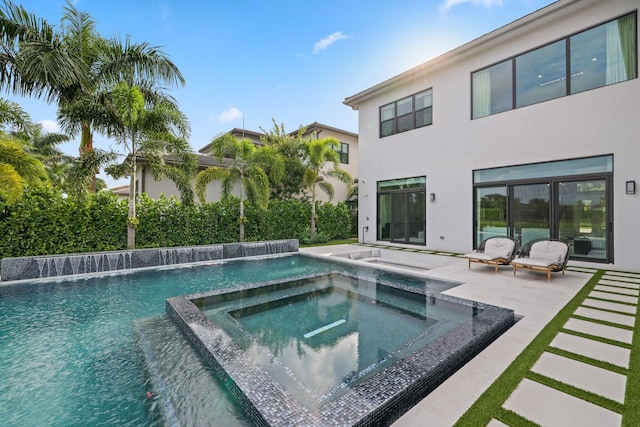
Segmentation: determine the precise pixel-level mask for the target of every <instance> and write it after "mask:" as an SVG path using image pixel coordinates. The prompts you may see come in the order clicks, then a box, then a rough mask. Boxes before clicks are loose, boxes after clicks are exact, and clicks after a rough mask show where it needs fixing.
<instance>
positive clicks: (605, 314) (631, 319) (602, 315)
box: [573, 307, 636, 327]
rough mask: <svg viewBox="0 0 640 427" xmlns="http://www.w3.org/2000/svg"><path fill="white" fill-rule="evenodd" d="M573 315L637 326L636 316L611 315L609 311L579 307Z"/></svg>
mask: <svg viewBox="0 0 640 427" xmlns="http://www.w3.org/2000/svg"><path fill="white" fill-rule="evenodd" d="M573 314H576V315H578V316H582V317H588V318H589V319H597V320H604V321H606V322H612V323H617V324H618V325H625V326H631V327H633V326H634V325H635V324H636V318H635V316H629V315H627V314H618V313H611V312H609V311H602V310H598V309H595V308H587V307H578V309H577V310H576V311H575V312H574V313H573Z"/></svg>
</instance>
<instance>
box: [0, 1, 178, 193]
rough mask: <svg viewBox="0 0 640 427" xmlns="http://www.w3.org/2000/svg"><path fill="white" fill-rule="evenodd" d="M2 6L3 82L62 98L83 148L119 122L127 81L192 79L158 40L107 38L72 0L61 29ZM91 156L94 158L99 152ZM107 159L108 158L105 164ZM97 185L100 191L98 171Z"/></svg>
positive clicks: (69, 129) (149, 83) (148, 84)
mask: <svg viewBox="0 0 640 427" xmlns="http://www.w3.org/2000/svg"><path fill="white" fill-rule="evenodd" d="M3 6H4V7H3V8H1V9H0V48H2V52H3V54H2V55H0V89H8V90H10V91H11V92H13V93H14V94H19V95H33V96H36V97H38V98H40V97H44V98H45V100H46V101H47V102H54V101H55V102H57V104H58V108H59V109H58V121H59V123H60V125H61V127H62V129H63V130H64V131H65V132H66V133H67V134H69V135H77V134H78V133H80V147H79V150H80V155H81V156H82V155H84V154H85V153H89V152H91V151H92V150H93V132H94V130H97V131H100V132H108V131H109V129H110V128H112V127H113V126H116V125H117V121H116V122H114V121H113V120H114V116H113V115H112V114H111V112H110V110H109V106H108V105H107V104H108V98H109V96H108V94H109V93H110V92H111V90H112V89H113V87H114V85H115V84H117V83H118V82H120V81H123V80H124V81H127V82H128V83H129V85H131V86H133V85H137V86H140V87H141V88H142V89H143V93H144V94H145V97H148V98H150V97H151V96H150V95H149V96H148V94H147V93H146V92H145V90H144V88H153V87H154V85H155V84H156V82H158V83H160V84H163V85H168V86H171V85H174V84H175V85H184V78H183V76H182V74H181V73H180V71H179V70H178V68H177V67H176V65H175V64H173V62H171V61H170V60H169V58H168V57H167V56H166V55H165V54H164V53H163V52H162V51H161V50H160V49H159V48H157V47H154V46H150V45H149V44H148V43H140V44H132V43H130V40H129V38H127V39H126V40H125V42H124V43H122V42H121V41H120V40H117V39H109V40H107V39H104V38H103V37H101V36H100V34H99V33H98V32H97V30H96V28H95V27H96V25H95V21H94V20H93V18H92V17H91V16H90V15H89V14H87V13H85V12H81V11H79V10H78V9H77V8H76V7H75V6H74V5H73V4H72V3H71V2H70V1H67V5H66V7H64V14H63V17H62V19H61V23H60V26H59V27H58V28H54V27H52V26H50V25H49V24H48V23H47V22H46V21H44V20H42V19H38V18H37V17H35V16H34V15H33V14H30V13H29V12H27V11H26V10H25V9H24V8H23V7H22V6H16V5H14V4H13V3H12V2H11V1H10V0H4V5H3ZM100 157H101V156H93V159H88V160H86V161H83V163H84V164H91V163H92V162H93V160H95V159H96V158H100ZM98 166H100V165H98ZM96 171H97V169H96V170H95V171H93V172H91V173H92V174H93V179H92V180H91V181H90V182H91V190H92V191H95V174H96Z"/></svg>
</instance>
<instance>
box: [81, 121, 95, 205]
mask: <svg viewBox="0 0 640 427" xmlns="http://www.w3.org/2000/svg"><path fill="white" fill-rule="evenodd" d="M79 151H80V155H81V156H82V155H83V154H85V153H90V152H92V151H93V133H92V132H91V125H90V124H89V123H82V132H81V134H80V150H79ZM97 174H98V171H95V172H94V174H93V177H91V183H90V184H89V189H90V190H91V192H92V193H95V192H96V175H97Z"/></svg>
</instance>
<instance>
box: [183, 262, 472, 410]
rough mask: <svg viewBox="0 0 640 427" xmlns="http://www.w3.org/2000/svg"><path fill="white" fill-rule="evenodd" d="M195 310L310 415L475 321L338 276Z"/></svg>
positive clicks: (460, 310)
mask: <svg viewBox="0 0 640 427" xmlns="http://www.w3.org/2000/svg"><path fill="white" fill-rule="evenodd" d="M436 301H437V303H436ZM194 303H195V304H196V305H197V306H199V307H201V310H202V311H203V312H204V313H205V314H206V315H207V316H208V317H209V318H210V319H211V320H213V321H214V322H215V323H216V324H218V325H219V326H221V327H222V328H223V329H225V331H226V332H227V333H228V334H229V335H230V336H232V337H233V339H234V340H236V342H237V343H238V344H239V345H240V346H241V348H243V350H244V351H245V352H247V354H248V355H250V357H252V359H253V360H254V361H256V363H258V364H259V365H260V366H261V367H262V368H263V369H265V370H266V371H267V372H269V373H270V375H271V376H272V377H273V378H274V379H276V380H277V381H278V382H279V383H280V384H282V385H283V386H284V387H285V388H286V389H287V390H288V391H289V392H290V393H291V395H292V396H294V397H295V398H297V399H298V401H299V402H300V403H301V404H303V405H305V406H306V407H307V408H309V409H311V410H316V409H318V408H319V406H320V405H322V404H324V403H326V401H327V400H329V399H335V398H336V397H337V396H339V395H340V394H341V392H344V391H345V390H346V389H347V387H348V386H353V385H355V384H357V383H360V382H362V381H363V380H365V379H367V378H370V377H371V376H372V375H375V374H377V373H378V372H380V371H382V370H384V369H385V368H386V367H387V366H389V365H390V364H391V363H395V361H397V360H399V359H400V358H402V357H404V356H406V355H408V354H409V353H411V352H413V351H415V350H417V349H418V348H421V347H423V346H424V345H426V344H427V343H428V342H430V341H432V340H434V339H436V338H438V337H440V336H441V335H442V334H444V333H446V332H447V331H449V330H451V329H453V328H455V327H456V326H458V325H460V324H462V323H463V322H466V321H468V320H470V319H471V318H472V317H473V316H474V314H477V310H476V311H475V312H474V309H473V307H471V306H461V305H459V304H455V303H453V302H448V301H444V300H441V299H438V300H436V299H435V298H431V297H428V296H426V295H423V294H416V293H412V292H407V291H404V290H401V289H396V288H392V287H389V286H383V285H380V284H376V283H375V282H370V281H368V280H364V279H360V278H356V277H349V276H344V275H341V274H329V275H322V276H317V277H313V278H308V279H301V280H296V281H293V282H288V283H283V284H279V285H272V286H266V287H261V288H257V289H252V290H250V291H248V290H243V291H237V292H231V293H229V294H222V295H218V296H215V297H207V298H203V299H202V300H196V301H194ZM381 331H384V333H381Z"/></svg>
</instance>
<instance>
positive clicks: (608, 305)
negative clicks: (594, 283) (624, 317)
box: [582, 298, 638, 315]
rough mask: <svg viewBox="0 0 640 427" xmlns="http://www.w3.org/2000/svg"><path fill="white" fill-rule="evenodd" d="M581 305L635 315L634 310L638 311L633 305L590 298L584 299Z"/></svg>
mask: <svg viewBox="0 0 640 427" xmlns="http://www.w3.org/2000/svg"><path fill="white" fill-rule="evenodd" d="M582 305H587V306H589V307H596V308H602V309H604V310H613V311H620V312H622V313H628V314H631V315H635V314H636V311H638V308H637V307H636V306H635V305H629V304H618V303H617V302H608V301H600V300H597V299H592V298H587V299H585V300H584V302H583V303H582Z"/></svg>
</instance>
